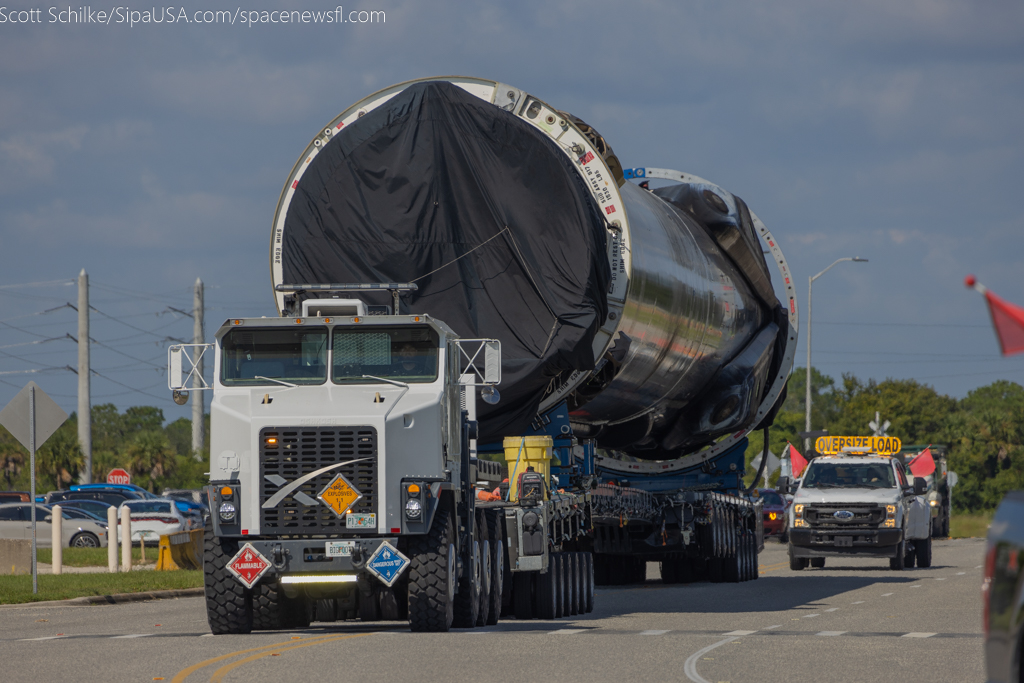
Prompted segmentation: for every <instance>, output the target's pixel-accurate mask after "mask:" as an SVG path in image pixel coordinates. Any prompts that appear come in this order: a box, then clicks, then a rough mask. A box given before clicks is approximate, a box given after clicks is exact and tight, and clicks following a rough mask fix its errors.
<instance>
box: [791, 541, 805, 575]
mask: <svg viewBox="0 0 1024 683" xmlns="http://www.w3.org/2000/svg"><path fill="white" fill-rule="evenodd" d="M789 568H790V569H791V570H793V571H795V572H798V571H800V570H801V569H806V568H807V558H806V557H794V556H793V546H790V547H789Z"/></svg>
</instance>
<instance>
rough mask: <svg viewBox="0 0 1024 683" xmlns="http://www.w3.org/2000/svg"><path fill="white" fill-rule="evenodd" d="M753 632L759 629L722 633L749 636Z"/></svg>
mask: <svg viewBox="0 0 1024 683" xmlns="http://www.w3.org/2000/svg"><path fill="white" fill-rule="evenodd" d="M752 633H757V631H729V632H728V633H723V634H722V635H723V636H749V635H750V634H752Z"/></svg>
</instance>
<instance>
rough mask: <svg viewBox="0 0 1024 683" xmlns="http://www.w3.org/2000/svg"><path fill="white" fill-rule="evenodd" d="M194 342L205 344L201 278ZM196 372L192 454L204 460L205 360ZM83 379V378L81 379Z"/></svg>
mask: <svg viewBox="0 0 1024 683" xmlns="http://www.w3.org/2000/svg"><path fill="white" fill-rule="evenodd" d="M192 321H193V328H192V343H193V344H203V343H205V342H204V337H205V335H204V334H203V281H202V279H200V278H196V287H195V294H194V297H193V299H192ZM196 374H197V375H198V377H193V378H192V389H193V391H191V392H190V393H191V394H192V456H193V457H194V458H195V459H196V460H202V452H203V442H204V441H205V438H204V431H205V429H204V427H205V425H204V424H203V417H204V416H205V412H206V411H205V405H204V404H205V403H206V402H205V401H204V400H203V392H202V391H201V389H200V387H202V386H203V380H202V376H203V361H202V359H200V360H199V363H197V365H196ZM79 381H81V380H79Z"/></svg>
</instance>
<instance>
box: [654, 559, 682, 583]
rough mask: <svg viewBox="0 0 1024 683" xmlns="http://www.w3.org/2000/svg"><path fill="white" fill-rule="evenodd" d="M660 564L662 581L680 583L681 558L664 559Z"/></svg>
mask: <svg viewBox="0 0 1024 683" xmlns="http://www.w3.org/2000/svg"><path fill="white" fill-rule="evenodd" d="M659 565H660V566H659V569H660V573H661V582H662V583H665V584H671V583H679V560H677V559H675V558H671V559H667V560H662V561H661V562H660V563H659Z"/></svg>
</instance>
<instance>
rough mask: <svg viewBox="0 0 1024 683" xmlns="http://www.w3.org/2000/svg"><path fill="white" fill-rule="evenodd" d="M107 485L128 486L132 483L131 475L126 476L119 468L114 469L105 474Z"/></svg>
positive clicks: (126, 473)
mask: <svg viewBox="0 0 1024 683" xmlns="http://www.w3.org/2000/svg"><path fill="white" fill-rule="evenodd" d="M107 483H108V484H130V483H132V475H130V474H128V472H126V471H125V470H123V469H121V468H120V467H115V468H114V469H112V470H110V472H109V473H107Z"/></svg>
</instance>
